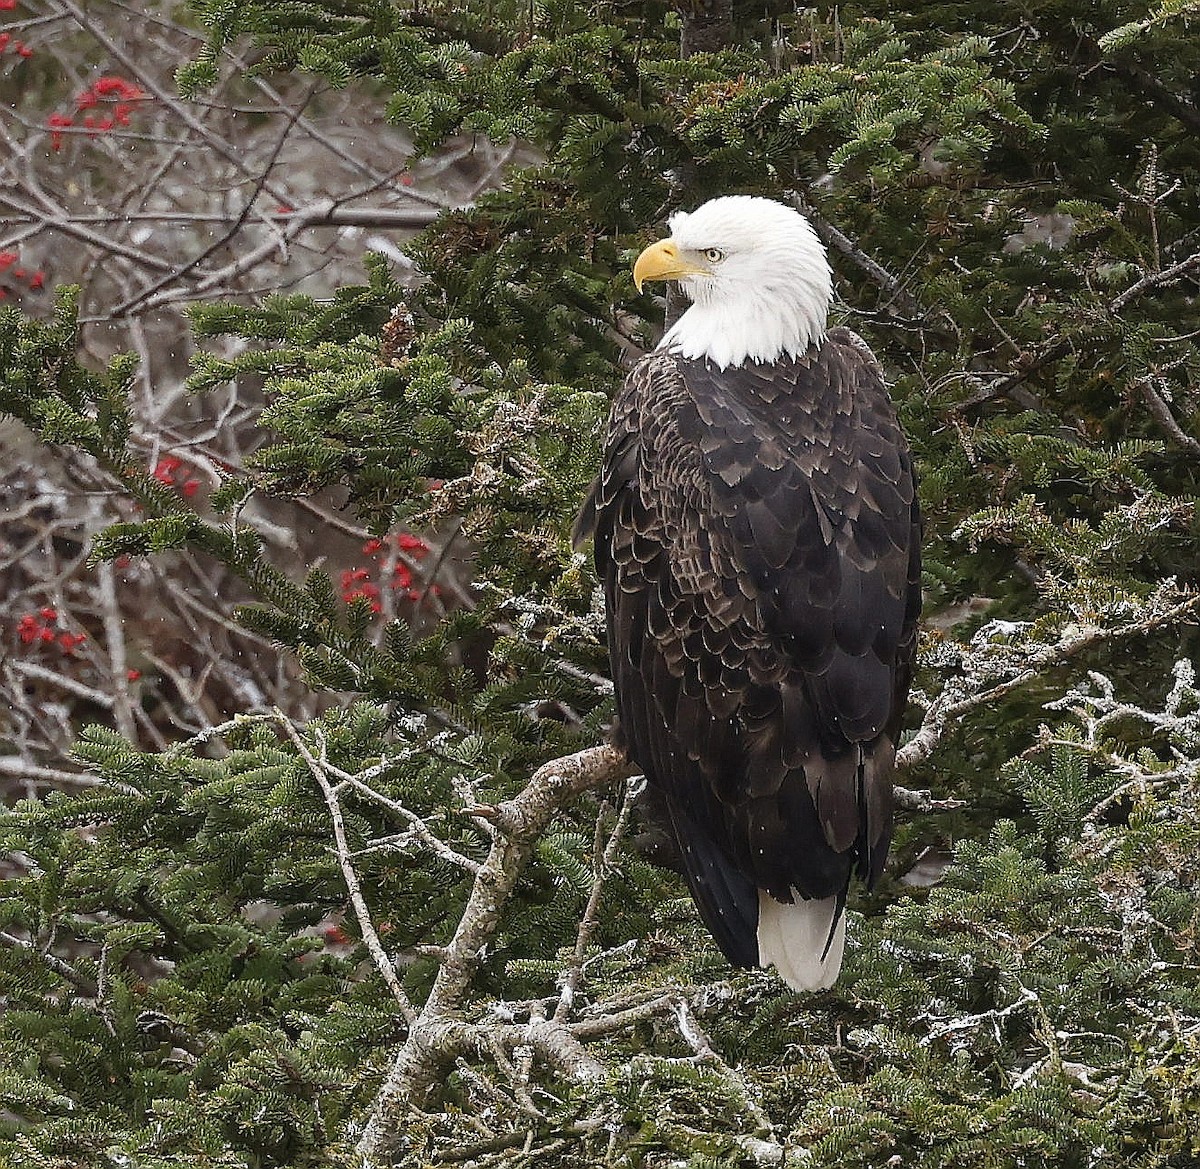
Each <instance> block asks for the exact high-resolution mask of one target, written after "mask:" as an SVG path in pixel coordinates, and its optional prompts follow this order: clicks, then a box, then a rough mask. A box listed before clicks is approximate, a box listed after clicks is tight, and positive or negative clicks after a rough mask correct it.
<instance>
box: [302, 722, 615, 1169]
mask: <svg viewBox="0 0 1200 1169" xmlns="http://www.w3.org/2000/svg"><path fill="white" fill-rule="evenodd" d="M292 733H293V734H294V731H293V732H292ZM634 771H635V769H634V768H633V767H632V766H631V765H630V763H629V761H628V760H627V759H626V758H625V755H624V753H623V752H621V751H618V750H617V749H616V748H615V747H611V746H602V747H591V748H588V749H587V750H584V751H579V752H577V753H576V754H574V755H568V756H565V757H564V758H562V759H555V760H553V761H552V762H550V763H547V764H545V765H544V766H543V767H541V768H539V769H538V770H537V771H536V772H535V773H534V775H533V777H532V779H530V781H529V783H528V784H527V785H526V786H525V788H524V789H523V790H522V791H521V792H520V793H519V794H518V795H516V796H514V797H513V798H512V799H510V800H506V801H505V802H504V803H502V804H500V805H499V806H498V807H495V808H493V809H490V811H491V815H490V817H489V818H490V820H491V822H492V823H493V824H494V825H495V826H496V828H497V829H498V830H497V832H496V835H495V836H494V837H493V839H492V844H491V848H490V849H489V851H488V857H487V860H486V861H485V863H484V865H483V867H482V868H481V869H480V871H479V872H478V874H476V877H475V880H474V883H473V885H472V887H471V893H470V896H469V897H468V899H467V904H466V907H465V908H464V909H463V913H462V917H461V918H460V919H459V923H458V927H457V928H456V929H455V931H454V937H453V938H452V939H451V940H450V942H449V943H448V944H447V946H446V956H445V960H444V961H443V962H442V964H441V967H440V969H439V970H438V974H437V977H436V978H435V979H434V983H433V988H432V989H431V990H430V992H429V997H428V998H427V999H426V1000H425V1004H424V1006H423V1007H422V1008H421V1011H420V1014H419V1015H417V1017H416V1018H415V1019H414V1020H413V1023H412V1026H411V1027H410V1028H409V1033H408V1037H407V1038H406V1040H405V1042H404V1046H403V1047H402V1048H401V1050H400V1051H399V1052H398V1053H397V1055H396V1057H395V1059H394V1060H393V1062H392V1066H391V1068H390V1069H389V1071H388V1073H387V1076H386V1077H385V1079H384V1082H383V1084H382V1085H381V1086H380V1089H379V1092H378V1094H377V1095H376V1098H375V1102H374V1104H373V1105H372V1107H371V1114H370V1117H369V1119H368V1121H367V1124H366V1127H365V1129H364V1131H363V1134H362V1136H361V1138H360V1139H359V1142H358V1145H357V1146H356V1151H357V1153H358V1155H359V1156H360V1157H362V1158H363V1159H364V1160H365V1161H367V1162H368V1163H370V1162H374V1161H376V1160H377V1159H378V1158H380V1157H382V1156H383V1155H384V1154H385V1153H386V1151H387V1149H388V1148H389V1147H390V1146H391V1145H392V1144H393V1143H394V1142H395V1139H396V1135H397V1132H398V1129H399V1125H400V1121H401V1118H402V1116H403V1115H404V1113H405V1111H406V1110H407V1109H408V1108H409V1107H411V1106H413V1105H417V1106H419V1105H420V1104H421V1102H422V1101H423V1100H424V1099H425V1097H426V1096H427V1095H428V1093H429V1090H430V1088H431V1087H432V1086H433V1084H434V1082H435V1081H436V1079H437V1076H438V1074H439V1072H440V1070H441V1069H442V1068H443V1067H444V1066H445V1064H446V1062H447V1061H448V1060H449V1059H450V1058H452V1056H453V1054H454V1052H455V1050H456V1045H460V1044H461V1043H462V1042H463V1041H465V1040H469V1039H471V1038H472V1034H471V1032H470V1031H469V1030H468V1031H464V1030H463V1024H462V1023H461V1022H460V1021H459V1020H457V1019H456V1018H455V1016H456V1015H457V1014H458V1012H460V1011H461V1008H462V1006H463V1000H464V998H465V996H466V994H467V991H468V989H469V987H470V985H471V982H472V980H473V979H474V977H475V975H476V973H477V972H478V969H479V963H480V960H481V958H482V955H483V948H484V946H485V944H486V942H487V940H488V938H489V937H491V935H492V933H493V932H494V931H495V929H496V926H497V924H498V922H499V920H500V914H501V911H502V910H503V908H504V905H505V904H506V902H507V901H508V898H509V897H510V896H511V894H512V892H513V889H514V888H515V887H516V884H517V880H518V878H519V877H520V875H521V873H522V872H523V871H524V868H525V866H526V864H527V863H528V861H529V857H530V855H531V854H532V852H533V848H534V845H535V844H536V842H537V839H538V837H539V836H540V835H541V834H542V832H543V831H545V829H546V827H547V826H548V825H549V823H550V821H551V819H553V817H554V815H555V813H556V812H558V811H559V810H560V809H561V808H563V807H566V806H567V804H569V803H570V802H571V801H572V800H573V799H575V797H577V796H578V795H580V794H582V793H583V792H585V791H587V790H589V789H590V788H594V787H598V786H599V785H600V784H603V783H608V782H611V781H613V780H615V779H620V778H625V777H627V776H629V775H632V774H633V773H634ZM530 1027H532V1028H533V1032H532V1033H531V1034H530V1035H529V1036H528V1041H529V1042H532V1043H534V1045H535V1047H536V1046H537V1045H538V1044H539V1043H540V1044H541V1050H542V1052H543V1054H545V1055H547V1056H549V1057H552V1059H553V1060H554V1061H556V1063H557V1066H559V1067H560V1068H564V1069H570V1070H571V1073H572V1075H573V1078H579V1077H580V1076H585V1075H590V1074H592V1073H593V1072H594V1071H595V1070H596V1068H597V1066H598V1065H597V1063H596V1061H595V1060H594V1059H593V1058H592V1057H590V1056H587V1055H586V1052H584V1051H583V1049H582V1047H579V1049H578V1051H576V1050H575V1049H574V1048H571V1047H569V1046H567V1045H566V1039H565V1038H564V1037H566V1036H570V1034H571V1033H570V1031H569V1030H568V1029H567V1028H565V1027H563V1026H562V1025H561V1024H558V1023H555V1022H554V1021H553V1020H546V1021H542V1022H541V1023H540V1024H538V1025H537V1026H535V1025H534V1023H531V1024H530ZM572 1038H573V1037H572ZM581 1053H582V1054H581Z"/></svg>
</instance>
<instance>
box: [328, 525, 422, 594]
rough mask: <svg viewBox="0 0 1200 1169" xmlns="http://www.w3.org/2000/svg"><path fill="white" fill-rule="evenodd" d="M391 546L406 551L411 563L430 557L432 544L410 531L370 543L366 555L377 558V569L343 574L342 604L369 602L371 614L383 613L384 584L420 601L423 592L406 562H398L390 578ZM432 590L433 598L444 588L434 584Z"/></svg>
mask: <svg viewBox="0 0 1200 1169" xmlns="http://www.w3.org/2000/svg"><path fill="white" fill-rule="evenodd" d="M392 547H395V548H396V549H397V550H398V551H400V552H403V553H404V555H405V556H406V557H407V558H408V559H411V560H424V559H425V557H426V556H428V555H429V545H428V544H426V543H425V541H424V540H422V539H421V537H420V536H414V535H413V534H412V533H411V532H400V533H399V534H398V535H396V536H383V537H380V538H378V539H373V540H368V541H367V542H366V543H365V544H364V545H363V547H362V550H363V552H364V553H366V555H368V556H374V557H375V558H376V561H377V564H376V567H375V568H374V569H370V568H347V569H346V571H345V572H343V573H342V600H343V601H347V602H349V601H358V600H365V601H369V602H370V604H371V612H372V613H379V612H382V610H383V605H382V603H381V601H380V597H381V595H382V594H381V590H380V586H381V585H384V586H385V587H387V588H390V589H392V590H393V591H394V592H402V593H404V595H405V596H406V597H407V598H408V600H410V601H419V600H420V599H421V596H422V592H423V590H422V589H420V588H416V587H414V580H413V572H412V569H411V568H410V567H409V565H408V564H407V563H406V562H405V561H404V560H398V561H396V563H394V564H392V565H391V569H390V575H389V569H388V561H389V559H390V557H389V554H388V553H389V549H390V548H392ZM372 576H375V578H376V579H375V580H372V579H371V578H372ZM376 581H378V582H379V583H376ZM429 591H430V592H431V593H432V594H433V595H434V596H438V595H439V594H440V593H441V589H439V588H438V586H437V585H431V586H430V589H429Z"/></svg>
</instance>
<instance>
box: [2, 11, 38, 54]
mask: <svg viewBox="0 0 1200 1169" xmlns="http://www.w3.org/2000/svg"><path fill="white" fill-rule="evenodd" d="M16 6H17V5H16V2H15V0H14V2H13V3H12V4H8V3H6V2H5V0H0V10H3V9H6V8H16ZM9 52H12V53H16V54H17V56H18V57H24V58H25V59H26V60H28V59H29V58H30V57H32V56H33V50H32V49H31V48H30V47H29V46H28V45H27V44H26V43H25V42H24V41H19V40H17V38H16V37H15V36H13V35H12V33H10V32H0V53H9Z"/></svg>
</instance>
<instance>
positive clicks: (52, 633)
mask: <svg viewBox="0 0 1200 1169" xmlns="http://www.w3.org/2000/svg"><path fill="white" fill-rule="evenodd" d="M57 622H58V610H57V609H53V608H51V607H50V606H47V607H46V608H44V609H39V610H38V611H37V612H36V613H26V614H25V616H23V617H22V618H21V620H20V621H18V622H17V637H18V638H20V640H21V642H22V644H24V645H50V644H55V645H57V646H58V648H59V649H60V650H61V651H62V652H63V653H65V654H73V653H74V652H75V648H76V647H77V646H79V645H82V644H83V643H84V642H85V641H87V634H86V633H68V632H67V631H66V630H65V629H56V628H55V625H56V624H57Z"/></svg>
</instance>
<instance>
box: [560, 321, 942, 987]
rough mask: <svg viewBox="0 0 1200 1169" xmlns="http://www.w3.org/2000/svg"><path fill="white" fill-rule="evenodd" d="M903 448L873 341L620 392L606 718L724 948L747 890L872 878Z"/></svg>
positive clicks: (602, 571) (904, 518) (896, 644)
mask: <svg viewBox="0 0 1200 1169" xmlns="http://www.w3.org/2000/svg"><path fill="white" fill-rule="evenodd" d="M919 525H920V520H919V516H918V514H917V505H916V499H915V490H914V480H913V473H912V466H911V459H910V457H909V453H908V449H907V445H906V443H905V441H904V437H903V434H902V433H901V431H900V428H899V425H898V423H897V421H896V418H895V413H894V411H893V409H892V406H891V403H890V402H889V400H888V397H887V393H886V389H885V387H884V382H883V377H882V373H881V371H880V369H879V367H878V365H877V363H876V362H875V360H874V358H873V357H872V356H871V354H870V351H869V350H868V349H867V347H866V345H865V344H864V343H863V342H861V341H860V340H859V339H858V338H857V337H855V336H854V334H852V333H850V332H849V331H848V330H844V329H836V330H833V331H831V333H830V334H829V335H828V337H827V338H826V341H825V343H824V344H823V345H822V346H821V348H820V349H819V350H818V351H817V352H816V353H815V354H814V355H810V356H808V357H806V358H804V359H800V360H797V361H795V362H789V361H784V362H781V363H777V364H774V365H769V366H766V365H764V366H753V365H751V366H745V367H742V368H739V369H735V370H726V371H724V372H721V371H717V370H715V369H714V368H712V367H709V366H707V365H706V364H705V363H702V362H691V361H683V360H680V359H678V358H677V357H676V356H674V355H672V354H670V353H654V354H651V355H649V356H648V357H647V358H645V359H643V361H642V362H641V363H639V365H638V366H637V367H636V368H635V369H634V370H633V371H632V372H631V374H630V375H629V377H628V378H627V380H626V383H625V386H624V387H623V389H622V392H621V393H620V394H619V395H618V398H617V400H616V402H615V403H614V407H613V413H612V418H611V420H610V426H609V431H608V437H607V442H606V446H605V455H604V463H603V467H602V470H601V474H600V476H599V478H598V479H597V481H596V484H595V485H594V487H593V490H592V493H591V494H590V496H589V499H588V503H587V504H586V505H585V508H584V512H583V514H581V517H580V524H579V528H578V531H579V533H580V534H589V533H590V534H594V536H595V544H596V564H597V570H598V572H599V575H600V577H601V579H602V580H603V582H604V588H605V595H606V599H607V604H608V615H609V638H610V645H609V652H610V658H611V662H612V670H613V681H614V684H615V687H616V692H617V707H618V715H619V720H620V721H619V727H620V731H621V734H622V735H623V738H624V741H625V745H626V747H627V749H628V751H629V754H630V756H631V757H632V758H633V759H634V760H635V761H636V762H637V763H638V764H639V765H640V766H641V767H642V768H643V769H644V770H645V772H646V775H647V778H648V779H649V780H650V781H651V782H652V783H654V784H655V785H656V787H657V788H658V789H659V790H660V791H661V792H662V793H663V794H664V796H665V798H666V804H667V807H668V809H669V811H670V815H671V818H672V822H673V826H674V829H675V832H676V836H677V837H678V840H679V843H680V846H681V852H682V854H683V859H684V862H685V866H686V867H687V871H688V877H689V884H690V885H691V888H692V892H693V894H694V895H695V897H696V900H697V903H698V905H699V907H700V910H701V914H702V916H703V917H704V919H705V922H706V924H707V925H708V926H709V928H710V929H711V930H712V932H713V934H714V936H715V937H716V939H717V941H718V943H719V944H720V945H721V948H722V949H723V950H724V952H725V954H726V956H727V957H729V958H730V960H731V961H734V962H737V963H739V964H742V965H753V964H755V963H756V961H757V959H758V943H757V939H756V937H755V929H756V925H757V920H758V894H757V889H765V890H767V891H769V892H770V893H771V894H773V895H774V896H775V897H776V898H778V899H779V900H781V901H790V900H791V899H792V890H793V889H794V890H797V891H798V892H799V893H800V894H802V895H803V896H805V897H814V898H827V897H830V896H834V895H836V896H839V897H840V896H842V895H844V891H845V888H846V884H847V882H848V880H849V875H850V872H851V869H852V868H853V867H855V866H857V868H858V869H859V871H860V872H861V873H862V874H863V875H864V876H866V877H867V878H868V880H872V879H874V877H875V876H877V875H878V872H879V870H880V869H881V867H882V864H883V860H884V857H885V856H886V852H887V846H888V843H889V840H890V833H891V783H890V773H891V767H892V760H893V757H894V751H895V747H894V744H895V739H896V735H897V733H898V729H899V721H900V718H901V715H902V713H903V705H904V700H905V697H906V695H907V691H908V684H909V679H910V675H911V664H912V654H913V645H914V641H915V624H916V618H917V615H918V611H919V607H920V590H919V572H920V562H919Z"/></svg>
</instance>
